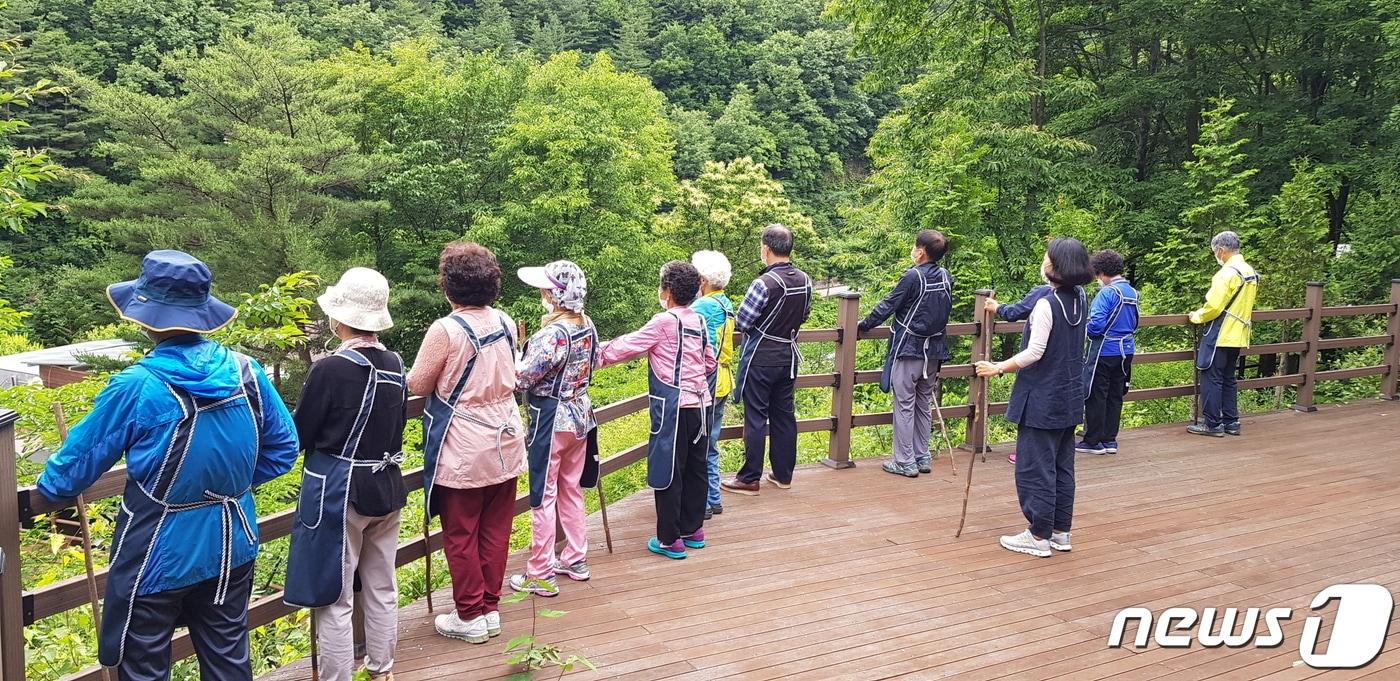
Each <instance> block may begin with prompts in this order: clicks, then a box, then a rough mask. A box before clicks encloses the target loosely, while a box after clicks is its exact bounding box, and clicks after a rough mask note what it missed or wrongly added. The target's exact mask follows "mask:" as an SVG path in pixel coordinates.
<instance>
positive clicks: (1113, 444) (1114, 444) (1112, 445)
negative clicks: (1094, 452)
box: [1099, 440, 1118, 454]
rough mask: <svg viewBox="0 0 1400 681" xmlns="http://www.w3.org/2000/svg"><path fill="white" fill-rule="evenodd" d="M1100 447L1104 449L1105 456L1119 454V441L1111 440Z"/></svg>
mask: <svg viewBox="0 0 1400 681" xmlns="http://www.w3.org/2000/svg"><path fill="white" fill-rule="evenodd" d="M1099 446H1100V447H1103V451H1104V453H1105V454H1117V453H1118V441H1117V440H1109V441H1108V442H1103V443H1100V444H1099Z"/></svg>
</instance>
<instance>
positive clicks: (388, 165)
mask: <svg viewBox="0 0 1400 681" xmlns="http://www.w3.org/2000/svg"><path fill="white" fill-rule="evenodd" d="M0 30H3V31H4V35H7V36H13V38H14V39H13V41H11V42H10V43H8V45H7V46H8V47H9V48H10V50H11V54H10V56H9V59H8V60H7V62H6V63H7V66H6V67H5V70H4V71H3V73H0V77H3V78H4V82H5V89H6V91H7V96H6V97H5V103H6V106H5V108H4V111H5V116H6V120H5V123H4V125H3V127H0V134H3V135H4V138H3V139H4V142H3V143H4V144H5V145H6V146H7V147H9V149H10V162H9V164H8V165H7V168H6V172H5V173H4V174H3V177H0V183H2V184H3V185H4V187H3V189H4V192H5V194H4V195H5V206H4V207H3V208H0V210H3V211H4V214H3V216H0V217H3V218H4V225H5V227H0V256H3V257H4V258H5V260H4V261H3V262H4V265H0V267H7V268H8V269H7V270H6V271H4V273H3V277H2V278H0V298H3V299H4V300H5V301H7V302H6V303H4V304H0V311H2V312H0V333H3V334H4V335H3V336H0V339H3V340H0V349H4V350H7V351H13V350H15V349H22V348H25V347H32V346H35V345H47V344H56V343H62V342H67V341H72V340H75V339H81V338H88V337H94V336H101V335H109V334H111V333H112V332H113V330H112V329H111V328H110V327H109V326H108V325H110V324H111V323H112V322H114V321H115V317H114V314H113V313H112V311H111V310H110V309H109V308H108V306H107V302H106V300H105V298H104V296H103V295H102V289H103V287H104V286H105V285H106V284H108V283H110V282H113V281H117V280H122V279H127V278H130V277H132V276H134V273H135V272H136V268H137V263H138V262H139V258H140V256H141V255H142V254H144V253H145V252H146V251H148V250H150V249H154V248H179V249H183V250H187V251H190V252H192V253H195V254H197V255H198V256H199V257H201V258H203V259H205V260H206V261H208V262H209V263H210V264H211V265H212V267H213V269H214V272H215V277H216V285H217V287H218V289H219V292H220V293H221V294H223V295H225V296H226V297H230V298H231V299H233V300H235V301H237V300H239V298H240V296H239V294H242V293H247V292H255V291H257V290H258V288H259V286H260V285H263V284H268V283H271V282H273V281H275V280H276V279H277V278H278V277H279V276H282V275H285V274H289V273H294V272H303V271H305V272H310V273H314V274H319V275H321V276H322V277H335V276H337V275H338V274H339V272H340V271H341V270H343V269H344V268H346V267H348V266H351V265H369V266H373V267H376V268H378V269H379V270H381V271H382V272H384V273H385V274H386V275H387V276H388V277H389V279H390V280H391V282H393V284H394V287H395V292H394V300H393V309H394V314H395V317H396V319H397V320H398V327H397V328H396V330H395V335H396V337H395V338H393V339H392V340H393V342H394V343H395V344H397V345H398V346H399V347H403V348H405V349H411V348H412V347H416V341H417V339H418V337H419V335H420V334H421V333H422V332H423V330H424V328H425V327H426V325H427V324H428V322H429V321H430V320H431V319H433V318H435V317H437V316H438V315H440V314H442V312H443V311H444V309H445V306H444V303H443V301H442V299H441V296H440V295H439V294H438V293H437V291H436V288H435V265H436V257H437V253H438V251H439V249H440V248H441V246H442V245H443V243H444V242H446V241H449V240H452V239H460V238H466V239H472V240H476V241H479V242H482V243H485V244H487V245H489V246H490V247H491V248H492V249H494V250H495V251H496V252H497V254H498V255H499V256H500V258H501V261H502V264H503V266H504V267H505V268H506V269H507V271H512V270H513V268H515V267H517V266H522V265H527V264H539V263H543V262H547V261H550V260H554V259H558V258H570V259H573V260H576V261H578V262H579V263H580V264H582V265H583V267H584V268H585V269H586V270H587V272H588V274H589V277H590V279H591V281H592V287H591V296H590V298H591V299H590V312H591V313H592V314H593V316H594V317H595V318H596V319H597V320H598V321H599V323H600V326H601V327H602V329H603V331H604V332H605V334H612V333H615V332H617V331H620V330H622V329H624V328H626V327H628V326H631V325H633V324H635V323H637V322H638V321H639V320H640V319H642V318H643V317H644V316H646V315H647V314H649V311H650V310H651V308H653V307H654V305H655V302H654V295H653V288H654V286H655V273H656V268H657V267H658V265H659V264H660V263H662V262H664V261H665V260H667V259H670V258H677V257H685V256H687V255H688V253H689V252H690V251H691V250H693V249H695V248H699V247H713V248H718V249H721V250H724V251H725V252H727V253H728V254H729V256H730V258H731V259H732V260H733V261H734V264H735V268H736V282H737V284H736V285H737V286H742V285H743V282H744V280H745V278H746V277H749V276H751V275H752V274H753V273H754V272H755V271H756V270H757V268H758V266H759V263H758V252H757V246H756V234H757V232H758V230H760V229H761V228H762V226H763V225H764V224H766V223H768V222H774V221H778V222H784V223H787V224H789V225H791V226H793V227H795V228H796V229H797V231H798V234H799V238H800V252H799V254H798V255H799V258H800V260H801V264H802V265H803V266H804V267H805V268H807V269H808V270H809V271H810V272H812V273H813V274H815V275H817V276H819V277H822V278H834V279H838V280H840V281H842V282H843V283H846V284H849V285H852V286H855V287H857V288H859V289H862V290H865V291H870V292H880V291H882V290H885V288H886V287H888V285H889V282H891V281H892V280H893V279H894V278H895V277H896V276H897V275H898V272H899V270H900V269H901V267H902V265H903V262H904V259H905V258H906V257H907V251H908V246H909V243H910V242H911V240H912V237H913V235H914V234H915V232H917V231H918V230H920V229H924V228H936V229H940V230H943V231H944V232H945V233H947V234H948V235H949V236H950V237H951V239H952V241H953V244H954V248H953V251H952V252H951V253H950V254H949V256H948V263H949V265H950V267H951V269H952V270H953V272H954V274H955V275H956V277H957V278H958V281H959V284H960V286H961V287H963V289H964V291H965V292H967V291H971V290H972V289H973V288H975V287H979V286H992V287H995V288H997V289H999V290H1004V291H1019V290H1024V289H1025V288H1026V287H1028V286H1030V285H1032V284H1033V283H1035V282H1036V281H1037V279H1038V275H1037V264H1038V260H1039V251H1040V248H1041V244H1042V242H1043V241H1044V239H1046V238H1047V237H1049V236H1052V235H1055V236H1058V235H1072V236H1077V237H1079V238H1080V239H1082V240H1084V241H1085V242H1086V243H1087V244H1088V245H1089V246H1090V248H1091V249H1096V248H1107V247H1111V248H1115V249H1118V250H1119V251H1121V252H1123V253H1124V254H1125V255H1126V256H1127V258H1128V260H1129V268H1130V269H1129V274H1130V275H1131V276H1132V277H1134V278H1135V279H1137V280H1138V281H1139V283H1140V284H1141V286H1142V288H1143V289H1144V294H1143V295H1144V301H1145V307H1147V308H1148V310H1149V311H1153V312H1157V311H1180V310H1182V309H1184V308H1185V307H1186V306H1187V305H1188V304H1189V302H1188V301H1191V300H1193V299H1195V298H1197V297H1199V296H1200V295H1201V292H1202V290H1203V288H1204V287H1205V284H1206V277H1207V276H1208V273H1209V272H1210V271H1211V270H1212V268H1213V266H1214V262H1213V261H1212V260H1211V258H1210V254H1209V250H1208V248H1207V245H1206V244H1207V243H1208V240H1209V237H1210V236H1211V234H1212V233H1214V232H1216V231H1219V230H1222V229H1234V230H1236V231H1238V232H1240V233H1241V234H1242V235H1243V237H1244V239H1245V246H1246V253H1247V255H1248V256H1249V257H1250V259H1251V260H1252V261H1253V262H1254V263H1255V264H1256V266H1257V267H1259V269H1260V270H1261V271H1262V273H1263V282H1264V283H1263V286H1262V287H1261V288H1262V294H1261V298H1262V302H1263V304H1264V305H1266V306H1275V307H1285V306H1295V305H1298V304H1300V303H1301V302H1302V299H1301V296H1302V292H1303V290H1304V287H1303V286H1302V283H1303V282H1305V281H1307V280H1314V279H1319V280H1321V279H1325V280H1327V281H1329V282H1330V285H1329V288H1328V296H1329V299H1330V300H1333V301H1372V300H1378V299H1380V298H1382V297H1383V296H1384V295H1385V290H1386V287H1387V286H1388V282H1389V279H1390V278H1392V277H1395V276H1400V229H1397V227H1396V225H1397V224H1400V201H1397V200H1396V199H1397V196H1396V195H1397V187H1400V182H1397V179H1400V147H1397V145H1396V144H1395V141H1396V137H1397V133H1400V110H1397V108H1396V107H1397V92H1398V91H1400V19H1398V18H1397V7H1396V5H1395V4H1394V3H1393V2H1389V1H1388V0H1375V1H1374V2H1370V1H1367V0H1255V1H1254V2H1248V3H1241V2H1223V1H1220V0H1200V1H1195V2H1180V1H1174V0H1158V1H1147V2H1128V3H1122V2H1116V1H1115V2H1099V1H1087V0H1086V1H1081V0H1037V1H1034V2H1032V1H1030V0H1010V1H1009V2H965V1H962V0H947V1H944V2H935V3H929V2H914V1H912V0H835V1H834V2H832V3H831V4H829V5H827V4H824V3H823V2H820V1H819V0H651V1H650V2H648V1H646V0H642V1H634V0H548V1H545V0H481V1H478V2H467V1H462V0H10V2H9V5H8V7H6V8H5V9H4V10H3V13H2V14H0ZM508 279H509V280H508V281H507V285H506V288H505V291H504V300H503V304H504V305H506V306H507V307H510V308H511V309H513V310H514V311H516V313H517V314H518V315H520V316H522V317H525V318H533V316H534V314H535V312H536V310H535V307H536V305H535V303H534V301H533V295H532V293H531V292H529V291H526V290H524V289H523V287H522V285H520V284H519V283H518V282H515V281H514V279H513V277H509V278H508ZM969 300H970V295H965V296H961V298H960V305H962V306H963V309H962V310H961V311H960V313H959V314H960V315H961V317H963V318H966V317H967V316H968V314H970V311H969V310H968V309H967V306H968V305H969V303H968V301H969ZM868 302H869V301H867V304H868Z"/></svg>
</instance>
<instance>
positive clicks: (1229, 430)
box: [1225, 421, 1240, 435]
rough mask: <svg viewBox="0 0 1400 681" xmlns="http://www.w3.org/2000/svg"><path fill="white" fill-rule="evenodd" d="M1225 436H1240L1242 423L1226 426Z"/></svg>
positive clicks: (1237, 422)
mask: <svg viewBox="0 0 1400 681" xmlns="http://www.w3.org/2000/svg"><path fill="white" fill-rule="evenodd" d="M1225 434H1226V435H1239V434H1240V422H1239V421H1236V422H1234V423H1231V424H1229V425H1227V426H1225Z"/></svg>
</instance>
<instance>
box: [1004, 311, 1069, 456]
mask: <svg viewBox="0 0 1400 681" xmlns="http://www.w3.org/2000/svg"><path fill="white" fill-rule="evenodd" d="M1045 300H1046V302H1048V303H1049V304H1050V318H1051V319H1052V320H1053V322H1052V324H1051V326H1050V338H1049V339H1048V340H1047V341H1046V343H1045V354H1044V355H1042V356H1041V358H1040V361H1038V362H1036V363H1035V364H1032V365H1030V366H1028V367H1026V368H1024V369H1021V370H1019V371H1017V372H1016V385H1015V386H1013V387H1012V388H1011V403H1010V404H1009V405H1008V406H1007V409H1006V420H1008V421H1011V422H1012V423H1015V424H1017V425H1021V426H1028V427H1031V428H1041V429H1045V430H1052V429H1057V428H1071V427H1074V426H1076V425H1079V424H1080V423H1083V422H1084V382H1083V379H1082V370H1083V368H1084V360H1083V356H1084V355H1083V353H1084V327H1085V326H1087V324H1088V319H1089V305H1088V302H1087V300H1086V299H1085V297H1084V289H1082V288H1080V287H1078V286H1076V287H1074V288H1070V289H1067V288H1056V289H1054V290H1053V291H1052V292H1050V293H1047V294H1046V295H1045ZM1030 339H1031V324H1030V321H1029V320H1028V321H1027V322H1026V328H1025V331H1024V332H1023V333H1022V334H1021V349H1022V350H1025V349H1026V346H1027V345H1029V344H1030Z"/></svg>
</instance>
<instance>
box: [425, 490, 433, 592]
mask: <svg viewBox="0 0 1400 681" xmlns="http://www.w3.org/2000/svg"><path fill="white" fill-rule="evenodd" d="M423 503H424V505H425V508H424V509H423V590H424V591H425V592H426V595H427V599H428V614H429V615H431V614H433V542H432V536H431V531H432V529H433V516H432V514H431V513H430V512H429V511H428V509H427V508H426V504H427V503H428V499H427V497H424V498H423Z"/></svg>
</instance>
